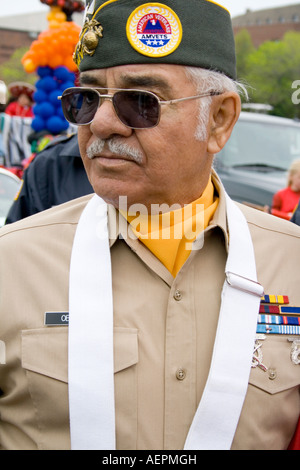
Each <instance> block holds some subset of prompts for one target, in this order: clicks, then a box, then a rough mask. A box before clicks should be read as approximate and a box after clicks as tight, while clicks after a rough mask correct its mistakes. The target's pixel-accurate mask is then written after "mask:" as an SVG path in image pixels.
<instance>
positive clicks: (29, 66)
mask: <svg viewBox="0 0 300 470" xmlns="http://www.w3.org/2000/svg"><path fill="white" fill-rule="evenodd" d="M23 67H24V70H25V72H27V73H32V72H34V71H35V69H36V67H37V65H36V64H35V63H34V62H33V61H32V60H31V59H26V60H25V61H24V63H23Z"/></svg>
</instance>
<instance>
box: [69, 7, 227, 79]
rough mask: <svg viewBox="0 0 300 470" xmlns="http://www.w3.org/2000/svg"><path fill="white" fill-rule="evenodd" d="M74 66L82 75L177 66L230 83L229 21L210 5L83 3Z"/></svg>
mask: <svg viewBox="0 0 300 470" xmlns="http://www.w3.org/2000/svg"><path fill="white" fill-rule="evenodd" d="M74 61H75V62H76V64H77V65H78V68H79V70H80V71H81V72H82V71H85V70H91V69H99V68H100V69H101V68H107V67H114V66H117V65H125V64H180V65H189V66H195V67H202V68H206V69H211V70H216V71H219V72H222V73H224V74H225V75H227V76H229V77H231V78H233V79H235V78H236V59H235V42H234V35H233V31H232V23H231V17H230V14H229V12H228V11H227V10H226V9H225V8H224V7H222V6H221V5H219V4H218V3H216V2H213V1H211V0H165V1H163V2H162V3H158V2H147V1H144V2H143V1H140V0H109V1H103V0H87V7H86V13H85V22H84V25H83V29H82V31H81V34H80V39H79V42H78V44H77V46H76V50H75V53H74Z"/></svg>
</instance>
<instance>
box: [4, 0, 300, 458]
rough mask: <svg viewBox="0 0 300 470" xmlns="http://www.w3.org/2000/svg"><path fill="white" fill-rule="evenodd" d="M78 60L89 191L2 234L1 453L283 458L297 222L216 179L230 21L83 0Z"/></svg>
mask: <svg viewBox="0 0 300 470" xmlns="http://www.w3.org/2000/svg"><path fill="white" fill-rule="evenodd" d="M75 60H76V62H77V64H78V67H79V70H80V82H81V87H79V88H74V89H71V90H68V91H66V92H65V93H64V94H63V98H62V106H63V109H64V113H65V116H66V117H67V119H68V120H69V121H70V122H72V123H73V124H75V125H76V124H77V125H78V141H79V148H80V153H81V156H82V159H83V162H84V165H85V169H86V172H87V175H88V178H89V180H90V182H91V184H92V186H93V189H94V191H95V193H96V194H95V195H93V196H92V195H88V196H85V197H83V198H79V199H76V200H75V201H70V202H68V203H66V204H63V205H60V206H59V207H57V208H52V209H50V210H48V211H44V212H43V213H41V214H38V215H35V216H33V217H30V218H27V219H25V220H22V221H20V222H17V223H15V224H13V225H11V226H7V227H4V228H3V229H1V232H0V283H1V287H0V289H1V297H0V341H2V344H5V353H6V360H5V364H2V365H0V368H1V369H0V389H1V397H0V413H1V418H0V419H1V423H0V424H1V426H0V442H1V446H2V448H3V449H70V448H71V449H106V450H112V449H118V450H135V449H145V450H149V449H164V450H165V451H167V450H174V449H175V450H176V449H177V450H179V449H184V450H185V451H189V450H195V449H249V450H251V449H287V448H288V446H289V444H290V442H291V441H292V438H293V436H294V434H295V432H296V429H297V423H298V418H299V383H300V370H299V362H300V361H299V341H300V334H299V317H300V314H299V306H300V293H299V285H300V283H299V281H300V272H299V263H298V258H297V255H296V254H297V253H298V252H299V243H300V230H299V227H297V226H295V225H294V224H291V223H290V222H286V221H283V220H280V219H277V218H275V217H272V216H271V215H268V214H265V213H262V212H260V211H256V210H255V209H252V208H249V207H245V206H242V205H238V204H236V203H234V202H233V201H232V200H231V199H230V198H229V197H228V196H227V194H226V193H225V191H224V188H223V186H222V184H221V182H220V180H219V179H218V176H217V175H216V173H215V172H214V171H213V170H212V162H213V157H214V155H215V154H216V153H218V152H219V151H220V150H221V148H222V147H223V146H224V145H226V142H227V140H228V139H229V137H230V134H231V131H232V129H233V127H234V125H235V123H236V121H237V119H238V116H239V113H240V108H241V105H240V97H239V94H238V90H239V87H238V84H237V83H236V81H235V80H236V73H235V46H234V38H233V33H232V26H231V19H230V14H229V12H228V11H227V10H226V9H225V8H223V7H222V6H220V5H218V4H217V3H216V2H213V1H209V0H190V1H189V2H186V0H165V1H164V2H163V3H157V2H154V3H147V2H146V3H145V2H143V1H141V0H110V1H103V0H89V1H88V2H87V10H86V15H85V23H84V26H83V29H82V33H81V35H80V40H79V43H78V45H77V48H76V51H75ZM16 246H18V251H19V253H20V255H19V256H18V257H16V256H13V255H14V254H15V247H16Z"/></svg>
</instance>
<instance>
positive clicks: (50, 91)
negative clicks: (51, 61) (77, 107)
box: [31, 66, 75, 134]
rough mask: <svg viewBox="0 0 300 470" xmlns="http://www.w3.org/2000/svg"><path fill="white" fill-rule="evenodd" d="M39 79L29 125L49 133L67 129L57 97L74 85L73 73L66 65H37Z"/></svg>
mask: <svg viewBox="0 0 300 470" xmlns="http://www.w3.org/2000/svg"><path fill="white" fill-rule="evenodd" d="M37 74H38V76H39V80H38V81H37V82H36V84H35V86H36V92H35V93H34V95H33V99H34V101H35V103H36V104H35V106H34V107H33V113H34V118H33V120H32V123H31V127H32V128H33V130H34V131H35V132H40V131H42V130H48V131H49V132H50V133H51V134H59V133H60V132H62V131H65V130H67V129H68V127H69V124H68V122H67V121H66V120H65V118H64V115H63V112H62V108H61V103H60V100H59V99H58V97H59V96H60V95H61V94H62V92H63V91H64V90H65V89H66V88H69V87H72V86H74V81H75V73H74V72H70V70H68V69H67V68H66V67H64V66H60V67H57V68H56V69H52V68H51V67H47V66H46V67H38V69H37Z"/></svg>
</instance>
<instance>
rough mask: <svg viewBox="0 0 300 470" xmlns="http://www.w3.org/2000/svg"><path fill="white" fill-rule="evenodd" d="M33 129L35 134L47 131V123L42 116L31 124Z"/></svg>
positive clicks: (34, 119) (35, 118) (37, 117)
mask: <svg viewBox="0 0 300 470" xmlns="http://www.w3.org/2000/svg"><path fill="white" fill-rule="evenodd" d="M31 127H32V129H33V130H34V131H35V132H40V131H43V130H44V129H46V123H45V121H44V119H42V118H41V117H40V116H35V117H34V118H33V120H32V122H31Z"/></svg>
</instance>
